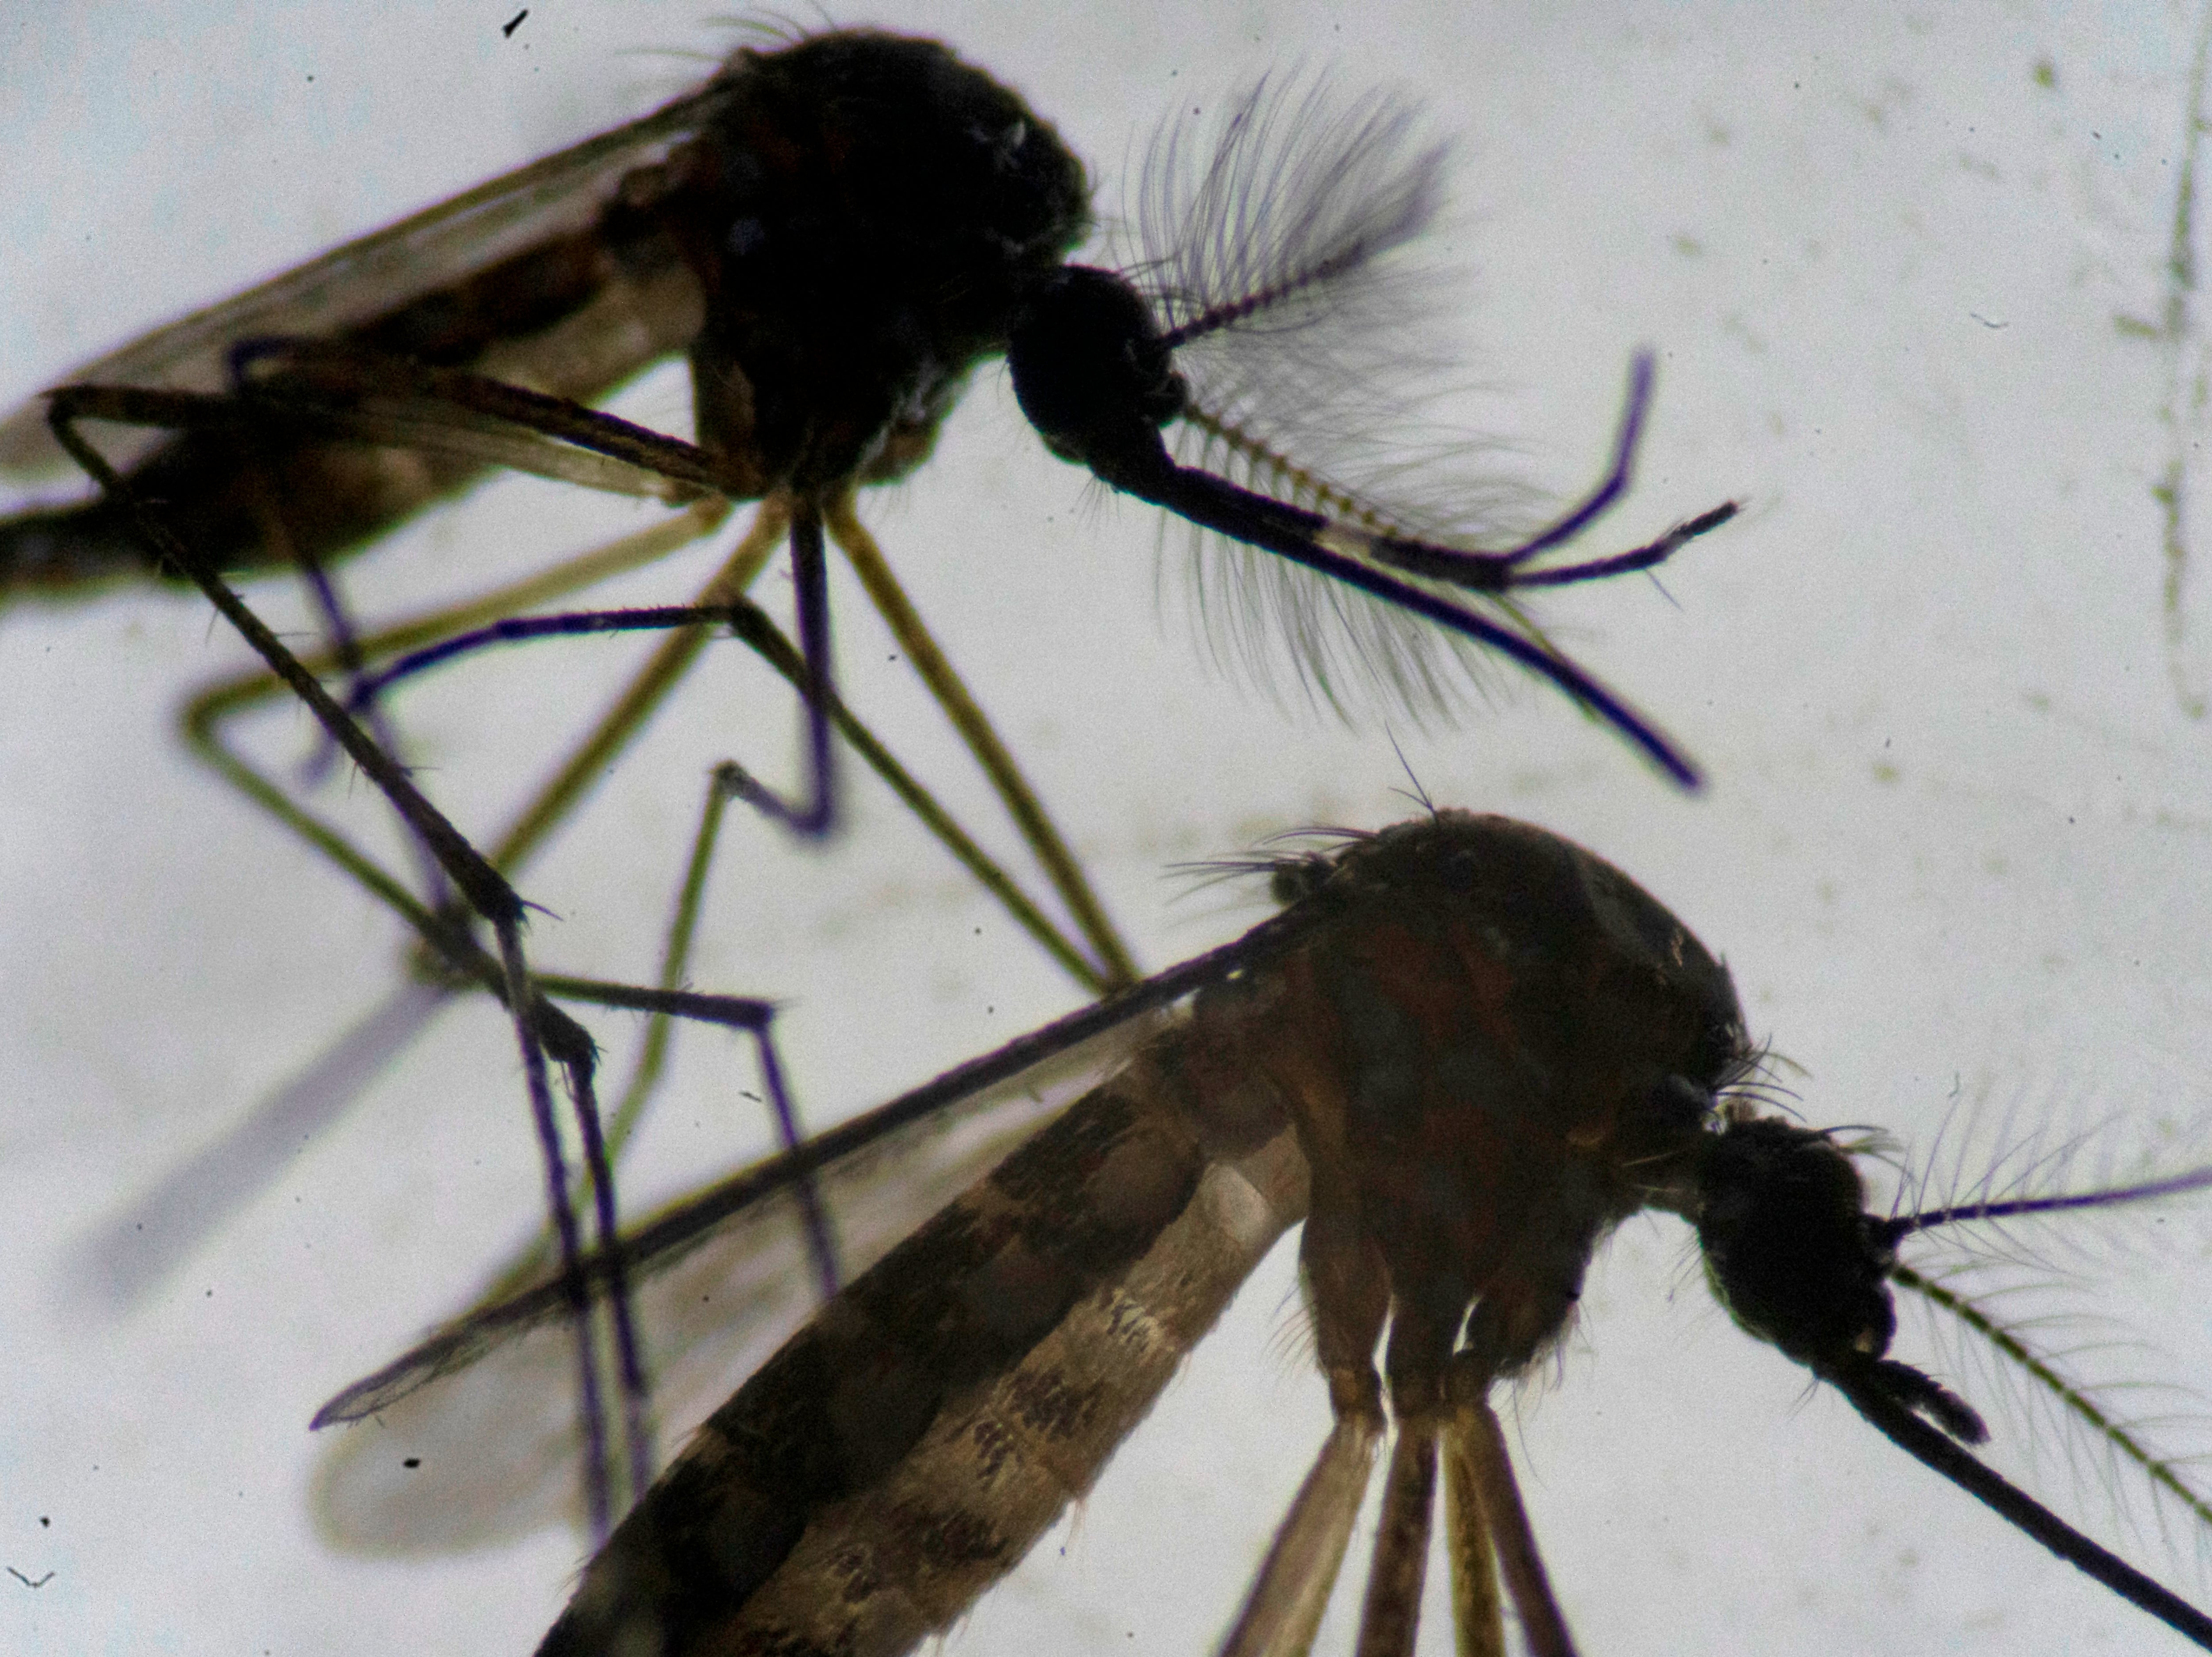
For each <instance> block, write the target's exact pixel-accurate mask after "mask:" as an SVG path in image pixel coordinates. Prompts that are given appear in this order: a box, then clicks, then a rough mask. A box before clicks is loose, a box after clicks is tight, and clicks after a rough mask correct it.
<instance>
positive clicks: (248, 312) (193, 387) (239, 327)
mask: <svg viewBox="0 0 2212 1657" xmlns="http://www.w3.org/2000/svg"><path fill="white" fill-rule="evenodd" d="M728 95H729V82H728V80H727V78H726V76H717V77H716V78H715V79H714V80H712V81H710V82H708V83H707V85H706V86H704V87H703V88H701V89H700V90H698V91H697V92H695V93H692V94H689V95H688V96H686V97H683V98H680V99H678V100H676V101H675V102H674V103H671V104H669V105H667V106H665V107H663V108H661V109H659V110H657V111H655V112H653V113H652V114H650V115H647V116H644V117H642V118H640V119H638V120H635V121H633V122H631V123H629V124H628V125H626V126H621V127H617V128H616V129H614V130H612V131H611V132H604V133H601V134H599V136H598V137H592V138H587V139H586V140H585V141H584V142H583V143H579V144H576V145H574V146H573V147H571V148H569V149H564V150H561V151H559V152H558V153H556V154H555V155H548V156H546V157H544V159H543V160H542V161H533V162H532V163H531V164H530V165H529V166H527V167H520V168H517V169H516V170H515V171H514V172H512V173H507V174H506V175H504V176H503V177H501V178H497V179H491V180H489V182H488V183H485V184H481V185H477V187H476V188H475V189H473V190H470V191H464V192H463V193H461V194H460V195H459V196H455V197H452V198H451V199H449V200H447V201H443V202H441V203H438V204H437V205H436V206H435V207H430V208H426V209H423V210H422V212H420V213H416V214H413V215H410V216H409V217H407V218H404V219H402V220H400V221H399V222H398V223H396V224H391V225H387V226H386V227H385V228H383V229H381V230H378V231H375V232H373V233H372V234H368V235H366V236H362V237H360V238H358V239H357V240H353V241H349V242H348V243H346V244H345V245H344V246H341V247H337V248H334V249H332V250H331V252H327V253H325V254H324V255H323V256H322V257H321V258H316V259H312V260H310V261H309V262H308V263H307V264H302V265H300V266H298V267H296V268H295V269H294V270H288V271H286V272H285V273H284V274H283V275H282V276H276V277H273V278H271V279H270V281H268V282H263V283H262V284H261V285H260V286H259V287H258V288H250V289H248V290H247V291H246V292H245V293H243V294H239V295H237V297H235V298H234V299H229V300H224V301H222V303H221V304H218V305H211V306H210V307H207V308H206V309H205V310H203V311H196V312H194V313H192V314H191V315H190V316H188V317H185V318H183V319H180V320H179V321H176V322H173V323H171V324H169V325H167V327H164V328H157V329H155V331H153V332H152V333H150V334H148V335H146V336H144V337H143V338H140V339H137V340H134V341H132V342H131V343H130V344H128V345H125V346H124V347H123V348H122V349H119V350H115V351H111V352H109V353H108V354H107V355H106V356H103V357H100V359H98V360H97V361H93V362H88V363H86V364H85V365H84V366H83V367H82V368H79V369H77V370H76V372H75V373H72V374H70V376H69V379H70V380H72V381H75V382H78V383H82V384H97V385H141V386H153V387H158V388H161V389H167V390H179V391H224V390H227V389H228V384H229V364H228V352H229V348H230V347H231V346H232V345H233V344H234V343H237V342H238V341H240V340H241V339H248V338H254V337H325V336H328V335H331V334H333V333H337V332H338V331H343V330H344V329H347V328H349V327H352V326H355V325H359V324H361V323H363V322H367V321H368V320H371V319H374V318H377V317H380V316H382V315H384V314H386V313H388V312H391V311H392V310H394V309H397V308H398V307H400V306H403V305H404V304H405V303H406V302H407V301H408V300H411V299H414V298H416V297H417V296H419V295H421V294H425V293H429V292H434V291H435V290H436V289H438V288H444V287H447V286H449V285H451V284H452V283H453V282H456V281H457V280H459V279H460V278H462V277H464V276H469V275H471V274H472V273H473V272H476V271H479V270H486V269H489V267H491V266H493V265H495V264H498V263H499V262H500V261H501V260H502V259H505V258H509V257H510V256H512V255H513V254H515V253H518V252H522V251H523V250H525V249H526V248H528V247H531V246H535V245H537V244H538V243H540V242H543V241H545V240H550V239H551V238H554V237H557V236H560V235H562V234H571V233H574V232H578V231H581V230H584V229H586V228H588V227H589V226H590V225H591V224H592V222H593V220H594V219H595V218H596V217H597V216H598V215H599V211H600V209H602V208H603V207H604V206H605V203H606V200H607V197H608V195H609V193H610V192H611V191H612V190H613V188H614V187H615V185H617V183H618V182H619V181H620V180H621V179H623V177H624V176H625V175H626V174H628V173H631V172H633V171H635V169H637V168H639V167H645V166H647V165H649V164H651V163H652V162H653V161H657V160H659V158H660V157H661V156H662V155H665V153H666V152H667V150H668V149H671V147H672V146H674V145H676V144H678V143H682V142H683V141H684V140H685V139H687V138H690V137H692V136H694V135H695V134H696V133H697V132H698V130H700V128H701V127H702V126H703V125H705V124H707V123H708V121H709V120H711V119H712V118H713V117H714V113H715V112H716V110H717V109H718V108H719V107H720V106H721V104H722V103H723V102H724V101H725V100H726V98H727V97H728ZM640 366H642V365H640ZM159 440H160V434H154V435H153V436H151V437H149V438H148V439H146V440H145V443H146V444H148V445H150V444H151V443H154V442H158V441H159ZM60 464H63V455H62V452H61V450H60V448H59V447H58V446H57V445H56V444H55V443H54V441H53V439H52V434H51V433H49V432H48V431H47V429H46V403H45V400H44V399H43V398H34V399H33V400H32V401H31V402H29V403H27V404H24V405H23V406H22V407H21V408H20V409H18V410H15V412H13V413H12V414H10V415H9V416H8V417H7V419H6V420H5V421H0V472H20V473H35V472H40V471H46V470H52V469H53V468H55V467H57V466H58V465H60Z"/></svg>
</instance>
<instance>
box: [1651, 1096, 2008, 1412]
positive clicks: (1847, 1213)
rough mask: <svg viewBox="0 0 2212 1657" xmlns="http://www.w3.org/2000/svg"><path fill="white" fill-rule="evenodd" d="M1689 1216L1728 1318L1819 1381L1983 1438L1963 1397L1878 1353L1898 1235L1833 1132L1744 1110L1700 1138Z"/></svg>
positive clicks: (1893, 1321) (1886, 1337)
mask: <svg viewBox="0 0 2212 1657" xmlns="http://www.w3.org/2000/svg"><path fill="white" fill-rule="evenodd" d="M1697 1188H1698V1203H1697V1211H1696V1214H1695V1220H1696V1223H1697V1228H1698V1243H1699V1247H1700V1248H1701V1249H1702V1250H1703V1251H1704V1253H1705V1276H1706V1278H1707V1280H1708V1281H1709V1282H1710V1283H1711V1284H1712V1288H1713V1292H1714V1294H1715V1295H1717V1296H1718V1297H1719V1298H1720V1301H1721V1303H1722V1304H1723V1306H1725V1307H1727V1308H1728V1309H1729V1314H1730V1315H1731V1316H1733V1317H1734V1318H1735V1320H1736V1322H1737V1323H1739V1324H1740V1325H1741V1326H1743V1328H1744V1329H1745V1330H1746V1331H1747V1332H1749V1333H1751V1334H1753V1335H1756V1336H1757V1337H1758V1338H1759V1339H1761V1340H1764V1341H1766V1342H1769V1343H1770V1344H1772V1345H1774V1346H1777V1347H1778V1348H1780V1349H1781V1350H1782V1351H1783V1352H1784V1354H1786V1355H1787V1356H1788V1357H1792V1358H1795V1359H1796V1361H1797V1362H1798V1363H1802V1364H1804V1365H1805V1366H1806V1367H1807V1368H1808V1369H1811V1370H1812V1371H1813V1373H1814V1375H1819V1376H1820V1378H1821V1379H1822V1380H1824V1381H1833V1382H1835V1383H1836V1384H1837V1385H1838V1386H1840V1387H1843V1388H1844V1390H1845V1391H1846V1392H1851V1391H1855V1390H1863V1391H1871V1392H1874V1393H1881V1394H1883V1395H1886V1396H1887V1397H1888V1398H1889V1399H1893V1400H1894V1401H1895V1402H1896V1403H1899V1404H1901V1405H1905V1407H1906V1408H1907V1409H1910V1410H1911V1411H1915V1412H1917V1413H1919V1414H1922V1415H1924V1416H1926V1417H1929V1419H1930V1420H1931V1421H1933V1422H1934V1423H1936V1425H1937V1426H1939V1427H1941V1428H1942V1429H1943V1430H1944V1431H1945V1432H1947V1433H1948V1434H1950V1435H1951V1436H1952V1437H1954V1438H1955V1439H1958V1440H1960V1441H1961V1442H1965V1443H1968V1444H1978V1443H1980V1442H1982V1441H1983V1440H1984V1439H1985V1438H1987V1437H1988V1436H1989V1433H1988V1429H1986V1428H1985V1427H1984V1426H1983V1424H1982V1421H1981V1418H1980V1417H1978V1416H1977V1415H1976V1414H1975V1413H1974V1411H1972V1409H1971V1408H1970V1407H1969V1406H1968V1405H1966V1403H1965V1402H1964V1401H1963V1400H1961V1399H1959V1398H1957V1397H1956V1396H1954V1394H1953V1393H1949V1392H1948V1391H1947V1390H1945V1388H1944V1387H1942V1386H1941V1385H1939V1384H1938V1383H1937V1382H1936V1381H1934V1380H1932V1379H1931V1378H1930V1377H1929V1376H1928V1375H1923V1374H1922V1373H1921V1372H1920V1371H1919V1370H1917V1369H1913V1368H1912V1367H1911V1366H1910V1365H1909V1364H1904V1363H1897V1362H1895V1361H1894V1360H1892V1359H1890V1358H1887V1357H1884V1356H1883V1355H1884V1354H1885V1353H1887V1351H1888V1350H1889V1343H1890V1338H1891V1337H1892V1336H1893V1335H1894V1334H1895V1333H1896V1332H1897V1313H1896V1310H1895V1308H1894V1307H1893V1306H1892V1304H1891V1302H1890V1295H1889V1283H1888V1279H1889V1274H1890V1272H1891V1270H1892V1268H1893V1267H1894V1266H1895V1265H1896V1263H1897V1251H1896V1233H1895V1231H1894V1229H1893V1227H1891V1226H1890V1225H1889V1224H1888V1223H1887V1222H1885V1221H1881V1220H1877V1219H1875V1217H1872V1216H1870V1215H1869V1214H1868V1212H1867V1211H1866V1188H1865V1187H1864V1186H1863V1184H1862V1183H1861V1182H1860V1180H1859V1175H1858V1170H1857V1168H1855V1167H1853V1166H1852V1163H1851V1157H1850V1152H1849V1151H1848V1150H1845V1149H1844V1147H1843V1146H1842V1145H1841V1144H1838V1142H1837V1141H1836V1139H1835V1138H1834V1137H1833V1136H1832V1134H1831V1133H1828V1132H1821V1131H1819V1130H1816V1129H1813V1128H1802V1127H1799V1126H1796V1124H1795V1123H1791V1122H1785V1121H1783V1120H1780V1119H1779V1118H1778V1117H1772V1116H1756V1115H1753V1114H1751V1112H1750V1111H1749V1110H1748V1109H1747V1108H1741V1107H1738V1108H1731V1109H1729V1111H1727V1112H1726V1113H1725V1114H1724V1115H1723V1120H1722V1124H1721V1126H1720V1129H1719V1131H1718V1132H1716V1133H1714V1134H1712V1135H1711V1136H1710V1138H1708V1140H1707V1141H1706V1143H1705V1146H1704V1148H1703V1151H1702V1155H1701V1157H1700V1160H1699V1169H1698V1174H1697Z"/></svg>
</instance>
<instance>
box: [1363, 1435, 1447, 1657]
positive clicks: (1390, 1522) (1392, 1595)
mask: <svg viewBox="0 0 2212 1657" xmlns="http://www.w3.org/2000/svg"><path fill="white" fill-rule="evenodd" d="M1436 1495H1437V1434H1436V1428H1435V1426H1434V1425H1433V1423H1431V1421H1430V1420H1429V1419H1428V1418H1427V1417H1416V1418H1415V1419H1413V1420H1412V1421H1401V1422H1400V1423H1398V1442H1397V1444H1396V1446H1395V1448H1394V1449H1393V1450H1392V1451H1391V1454H1390V1473H1389V1478H1386V1479H1385V1480H1384V1481H1383V1514H1382V1519H1381V1520H1380V1522H1379V1523H1378V1524H1377V1525H1376V1530H1375V1562H1374V1563H1373V1564H1372V1565H1371V1566H1370V1567H1369V1569H1368V1572H1367V1598H1366V1600H1365V1602H1364V1604H1363V1605H1361V1606H1360V1610H1359V1657H1413V1640H1414V1637H1415V1636H1417V1635H1419V1633H1420V1631H1421V1585H1422V1583H1423V1582H1424V1581H1425V1580H1426V1578H1427V1575H1428V1565H1429V1526H1430V1522H1431V1515H1432V1514H1434V1513H1435V1511H1436Z"/></svg>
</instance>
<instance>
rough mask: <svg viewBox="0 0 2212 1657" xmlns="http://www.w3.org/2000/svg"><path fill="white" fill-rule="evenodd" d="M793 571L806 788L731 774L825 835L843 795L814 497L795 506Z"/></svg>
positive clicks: (768, 804)
mask: <svg viewBox="0 0 2212 1657" xmlns="http://www.w3.org/2000/svg"><path fill="white" fill-rule="evenodd" d="M791 575H792V584H793V587H794V588H795V589H796V592H797V595H798V609H799V657H800V659H801V660H803V661H804V662H805V665H806V672H805V682H804V683H803V684H802V685H801V687H800V693H801V694H800V701H801V704H802V706H803V707H805V719H806V783H805V791H806V792H805V795H804V796H803V797H802V799H801V800H800V801H799V802H798V803H794V802H793V801H791V800H787V799H786V798H784V797H783V796H782V795H781V794H779V793H777V792H775V790H774V789H772V788H770V787H769V786H768V785H766V784H765V783H763V782H761V781H759V780H757V779H756V778H754V777H753V776H752V775H751V774H750V773H749V772H746V771H744V770H743V769H741V768H737V767H734V766H733V767H732V768H730V771H729V774H728V775H729V779H730V786H731V787H732V791H733V792H735V793H736V795H737V797H738V798H739V799H741V800H743V801H744V802H745V804H748V805H750V806H751V807H752V808H753V809H754V810H757V811H758V812H760V813H761V814H762V815H763V816H766V817H768V818H769V819H770V820H771V821H773V822H780V823H781V824H782V825H783V826H784V827H785V828H787V829H790V830H791V831H792V833H793V834H795V835H803V836H805V838H807V839H809V840H819V839H820V838H822V837H823V835H827V834H828V833H829V829H830V828H831V826H832V825H833V824H834V823H835V822H836V813H837V797H836V767H835V765H834V764H833V762H832V758H833V756H832V755H831V752H830V748H829V713H828V712H827V709H828V707H829V700H830V696H831V695H832V685H833V679H832V676H831V673H830V669H829V567H828V562H827V561H826V560H825V559H824V557H823V545H822V513H821V512H820V510H819V509H818V508H817V507H815V506H814V504H813V503H812V502H811V501H799V502H798V503H797V504H796V505H795V506H794V507H793V512H792V516H791Z"/></svg>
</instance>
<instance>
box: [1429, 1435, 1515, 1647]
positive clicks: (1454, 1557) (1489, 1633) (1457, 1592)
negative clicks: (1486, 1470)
mask: <svg viewBox="0 0 2212 1657" xmlns="http://www.w3.org/2000/svg"><path fill="white" fill-rule="evenodd" d="M1465 1441H1466V1433H1465V1430H1464V1426H1463V1423H1462V1419H1461V1417H1460V1415H1459V1413H1458V1412H1456V1411H1455V1412H1454V1414H1453V1415H1452V1416H1450V1417H1448V1418H1447V1419H1446V1420H1445V1422H1444V1430H1443V1450H1444V1535H1445V1539H1446V1543H1447V1545H1448V1546H1449V1551H1450V1554H1451V1567H1452V1626H1453V1629H1454V1630H1455V1632H1456V1635H1457V1638H1458V1646H1459V1657H1505V1608H1504V1603H1503V1601H1502V1600H1501V1599H1500V1597H1499V1594H1498V1552H1497V1550H1496V1549H1494V1548H1492V1546H1491V1545H1490V1521H1489V1520H1487V1519H1486V1518H1485V1517H1484V1516H1483V1512H1482V1498H1481V1496H1480V1493H1479V1491H1478V1490H1477V1486H1476V1479H1475V1473H1474V1463H1473V1460H1471V1458H1470V1457H1469V1455H1468V1448H1467V1444H1466V1442H1465Z"/></svg>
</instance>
